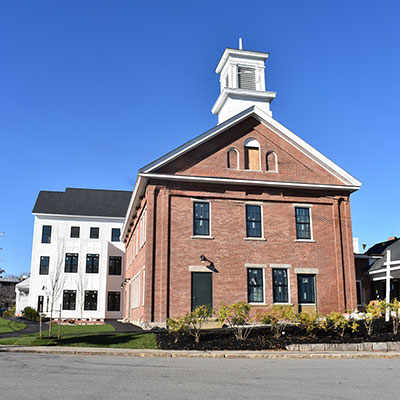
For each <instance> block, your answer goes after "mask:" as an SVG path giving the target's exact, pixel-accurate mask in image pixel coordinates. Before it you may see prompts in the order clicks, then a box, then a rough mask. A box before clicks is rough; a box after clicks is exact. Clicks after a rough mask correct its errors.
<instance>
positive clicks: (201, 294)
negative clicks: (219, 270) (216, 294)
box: [192, 272, 212, 310]
mask: <svg viewBox="0 0 400 400" xmlns="http://www.w3.org/2000/svg"><path fill="white" fill-rule="evenodd" d="M202 305H206V306H209V307H210V308H211V307H212V272H192V310H194V309H195V308H196V307H197V306H202Z"/></svg>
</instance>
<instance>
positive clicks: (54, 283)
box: [48, 242, 65, 337]
mask: <svg viewBox="0 0 400 400" xmlns="http://www.w3.org/2000/svg"><path fill="white" fill-rule="evenodd" d="M64 250H65V245H64V242H60V246H59V248H58V252H57V253H58V254H57V262H56V264H55V266H54V269H52V270H51V272H50V275H49V285H50V287H49V288H48V295H49V297H50V323H49V337H50V336H51V333H52V323H53V312H54V308H55V304H56V300H57V299H58V298H59V297H60V295H61V293H62V290H63V288H64V283H65V275H64V274H62V269H63V266H64Z"/></svg>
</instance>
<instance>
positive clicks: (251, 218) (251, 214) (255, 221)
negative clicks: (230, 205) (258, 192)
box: [246, 204, 262, 237]
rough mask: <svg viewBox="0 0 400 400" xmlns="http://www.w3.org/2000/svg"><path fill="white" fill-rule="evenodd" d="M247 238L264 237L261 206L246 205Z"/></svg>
mask: <svg viewBox="0 0 400 400" xmlns="http://www.w3.org/2000/svg"><path fill="white" fill-rule="evenodd" d="M246 236H247V237H262V230H261V206H252V205H249V204H247V205H246Z"/></svg>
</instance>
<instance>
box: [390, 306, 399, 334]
mask: <svg viewBox="0 0 400 400" xmlns="http://www.w3.org/2000/svg"><path fill="white" fill-rule="evenodd" d="M388 307H389V310H390V317H391V318H392V323H393V335H394V336H396V335H397V334H398V333H399V312H400V302H399V301H398V300H397V299H394V300H393V302H392V303H389V304H388Z"/></svg>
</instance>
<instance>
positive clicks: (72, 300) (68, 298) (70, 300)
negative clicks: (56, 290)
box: [63, 290, 76, 310]
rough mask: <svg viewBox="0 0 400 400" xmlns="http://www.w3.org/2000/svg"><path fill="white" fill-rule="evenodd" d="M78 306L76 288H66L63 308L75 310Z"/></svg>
mask: <svg viewBox="0 0 400 400" xmlns="http://www.w3.org/2000/svg"><path fill="white" fill-rule="evenodd" d="M75 308H76V290H64V293H63V310H75Z"/></svg>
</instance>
